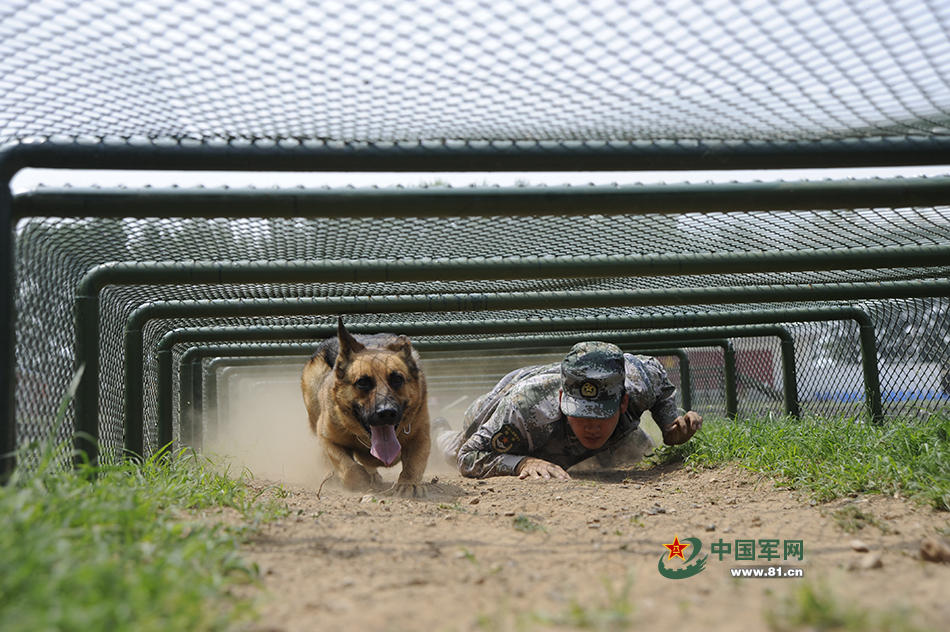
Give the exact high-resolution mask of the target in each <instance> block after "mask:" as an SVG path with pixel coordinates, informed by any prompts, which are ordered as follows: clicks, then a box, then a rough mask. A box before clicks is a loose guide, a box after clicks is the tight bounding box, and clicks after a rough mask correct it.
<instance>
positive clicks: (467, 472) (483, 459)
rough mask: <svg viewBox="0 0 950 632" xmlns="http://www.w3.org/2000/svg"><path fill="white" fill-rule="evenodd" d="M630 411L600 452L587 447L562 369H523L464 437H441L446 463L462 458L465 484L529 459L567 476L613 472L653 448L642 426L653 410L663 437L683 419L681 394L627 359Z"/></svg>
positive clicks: (648, 366)
mask: <svg viewBox="0 0 950 632" xmlns="http://www.w3.org/2000/svg"><path fill="white" fill-rule="evenodd" d="M623 360H624V369H625V371H624V372H625V376H624V383H623V388H624V391H625V392H626V393H627V395H628V396H629V403H628V406H627V411H626V412H625V413H623V414H622V415H621V416H620V420H619V421H618V423H617V427H616V429H615V430H614V433H613V434H612V435H611V436H610V438H609V439H608V440H607V442H606V443H605V444H604V445H603V446H602V447H601V448H599V449H596V450H591V449H588V448H585V447H584V446H583V445H581V443H580V441H579V440H578V439H577V437H576V436H575V435H574V432H573V431H572V430H571V427H570V425H569V424H568V423H567V418H566V417H565V416H564V414H563V413H562V412H561V408H560V404H559V401H558V394H559V392H560V390H561V386H562V375H561V365H560V363H553V364H547V365H541V366H530V367H525V368H522V369H516V370H514V371H512V372H511V373H509V374H508V375H506V376H505V377H503V378H502V379H501V381H500V382H498V384H497V385H496V386H495V387H494V388H493V389H492V390H491V392H489V393H488V394H486V395H483V396H481V397H479V398H478V399H476V400H475V401H474V402H473V403H472V405H471V406H469V408H468V410H467V411H466V412H465V417H464V422H463V423H464V427H465V430H464V431H462V432H458V431H454V432H453V431H448V432H445V433H442V434H441V435H440V436H439V437H438V438H437V441H438V443H439V445H440V447H441V448H442V450H443V452H445V453H446V457H447V458H451V457H456V459H457V462H458V467H459V471H460V472H461V474H462V475H463V476H468V477H471V478H485V477H488V476H508V475H513V474H515V473H516V471H517V467H518V464H519V463H521V461H522V459H524V458H525V457H527V456H532V457H535V458H539V459H544V460H545V461H549V462H551V463H555V464H557V465H559V466H561V467H563V468H568V467H570V466H572V465H574V464H575V463H579V462H580V461H583V460H585V459H587V458H590V457H592V456H595V455H597V456H598V457H599V459H600V460H601V463H602V464H604V465H607V464H608V463H609V462H610V461H611V460H612V458H611V457H616V456H621V455H623V456H624V460H625V461H626V462H628V463H632V462H635V461H636V460H638V459H639V458H640V457H642V456H643V455H644V454H648V453H649V452H650V450H651V449H652V447H653V443H652V441H650V439H649V437H648V436H647V435H646V433H644V432H643V430H642V429H641V428H640V427H639V426H640V415H641V414H643V413H644V412H645V411H647V410H649V411H650V413H651V414H652V415H653V419H654V420H655V421H656V423H657V425H658V426H659V427H660V428H661V429H665V428H667V427H668V426H670V425H671V424H672V423H673V420H674V419H675V418H676V416H677V413H676V404H675V401H674V392H675V387H674V386H673V385H672V384H671V383H670V380H669V378H668V377H667V375H666V370H665V369H664V368H663V366H662V365H661V364H660V363H659V362H658V361H657V360H656V359H655V358H648V357H644V356H634V355H631V354H629V353H626V354H623Z"/></svg>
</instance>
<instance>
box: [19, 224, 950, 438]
mask: <svg viewBox="0 0 950 632" xmlns="http://www.w3.org/2000/svg"><path fill="white" fill-rule="evenodd" d="M777 216H781V217H777ZM868 217H872V218H875V221H873V222H872V221H871V220H868V219H867V218H868ZM882 218H883V219H882ZM920 218H926V222H921V221H920ZM885 219H886V221H885ZM724 225H725V226H726V227H728V226H735V227H736V228H735V229H734V230H729V231H726V229H725V228H724ZM911 225H912V226H914V227H915V229H914V230H909V229H908V230H904V229H903V228H901V227H902V226H911ZM739 226H742V227H743V229H742V230H739V228H738V227H739ZM806 227H807V229H806ZM846 227H847V228H848V229H849V231H848V232H846V231H845V228H846ZM440 231H441V232H440ZM722 232H727V233H728V237H725V238H723V239H722V240H721V241H719V240H717V239H716V235H717V234H719V233H722ZM872 234H873V235H874V239H875V241H874V242H873V243H876V244H880V245H884V246H894V245H927V244H943V243H947V242H948V241H950V210H948V209H947V208H946V207H935V208H908V209H874V210H873V211H872V210H869V209H839V210H835V211H801V212H782V213H766V212H750V213H736V214H725V213H706V214H703V213H690V214H683V215H664V216H651V215H647V216H639V217H632V216H630V217H628V216H620V217H610V218H603V217H598V216H568V217H560V218H551V217H522V218H518V219H517V220H512V218H504V217H488V218H468V217H458V218H450V219H448V220H440V219H414V218H410V219H391V218H389V219H383V220H382V221H380V222H368V221H360V220H347V219H344V220H323V219H313V220H303V219H298V220H263V219H258V220H242V221H231V222H229V221H223V220H203V219H174V218H155V219H124V220H110V219H96V218H88V219H81V220H68V219H50V218H35V219H28V220H22V221H21V222H20V223H19V225H18V227H17V242H16V243H17V252H16V259H17V275H18V296H17V307H18V313H19V314H20V315H21V316H20V318H19V319H18V321H17V363H18V364H17V369H18V378H19V379H18V385H17V404H18V411H17V412H18V418H19V420H20V426H21V432H20V434H21V437H23V438H25V439H32V438H38V437H40V436H43V435H44V434H45V433H47V432H48V431H49V429H50V423H51V419H52V416H53V413H54V411H55V409H56V406H57V404H58V402H59V399H60V397H61V396H62V394H63V392H64V391H65V388H66V385H67V384H68V383H69V380H70V378H71V376H72V370H73V366H74V364H75V361H76V358H75V357H74V340H75V335H76V332H75V329H74V324H73V318H74V313H73V311H74V300H75V296H76V291H77V286H78V284H79V281H80V279H81V278H82V277H83V275H84V274H85V273H86V272H88V271H89V270H90V269H92V268H93V267H94V266H95V265H97V264H101V263H105V262H110V261H138V262H147V261H155V260H163V261H177V262H180V265H181V266H182V267H184V268H187V266H189V265H191V264H192V263H193V262H194V260H195V259H198V258H200V259H209V258H210V259H213V260H218V261H220V262H221V263H222V264H226V262H228V261H245V260H255V261H262V262H266V261H287V260H298V261H307V260H320V259H323V258H326V257H331V256H332V258H334V259H339V260H343V261H347V260H353V261H359V260H365V259H382V260H392V261H394V262H398V261H406V260H415V259H421V258H425V257H450V258H453V259H466V258H471V259H474V258H475V257H509V258H516V257H519V256H531V255H535V256H545V255H551V254H556V255H559V256H566V257H580V256H585V255H587V254H589V253H591V252H595V253H609V254H614V253H624V254H629V253H635V254H651V253H661V252H666V251H668V250H671V249H674V248H676V249H679V250H681V251H692V252H701V253H704V252H716V251H718V249H720V248H722V247H724V246H726V245H728V247H729V248H730V249H731V250H732V251H737V252H749V253H761V252H774V251H778V250H784V249H799V248H805V249H806V250H807V249H808V247H810V248H811V249H814V248H816V247H828V246H831V247H835V248H842V247H853V246H856V245H865V244H867V243H868V240H869V238H870V236H871V235H872ZM439 235H444V237H442V238H439V237H438V236H439ZM809 235H811V236H816V235H817V236H822V235H824V236H827V237H826V238H825V239H823V240H819V241H813V242H809V241H808V239H809ZM420 236H421V237H420ZM141 265H143V266H144V265H147V264H145V263H142V264H141ZM948 268H950V266H945V267H943V266H942V267H930V268H882V269H864V270H840V271H835V270H830V271H816V272H807V271H806V272H795V273H790V272H759V273H751V274H716V275H692V276H690V275H687V276H659V277H650V276H647V277H609V278H569V279H548V278H541V279H530V278H529V279H522V280H474V281H440V280H432V281H428V282H418V281H416V282H386V283H354V282H345V281H344V280H343V279H341V280H340V281H339V282H335V283H299V282H293V283H281V282H279V275H278V278H277V280H275V282H271V283H247V284H202V285H180V284H179V285H174V284H160V285H154V284H149V285H144V284H134V285H109V286H107V287H106V288H105V289H104V291H103V292H102V294H101V296H100V314H101V317H100V321H101V322H100V338H99V355H100V362H101V367H100V389H101V393H100V400H99V414H100V433H101V440H102V442H103V444H104V445H105V446H111V447H118V446H121V445H122V442H123V437H124V431H123V418H124V410H125V406H126V402H125V393H124V373H123V371H124V367H125V363H126V356H125V348H124V341H125V334H124V331H125V328H126V326H127V322H128V319H129V316H130V314H131V313H132V312H133V310H134V309H135V308H137V307H139V306H141V305H144V304H147V303H154V302H159V303H160V302H162V301H169V300H174V301H182V300H188V301H210V302H212V303H214V302H220V301H222V300H227V299H240V300H241V301H243V303H241V304H239V305H238V306H237V307H236V308H235V310H234V312H233V314H230V315H228V316H226V317H217V318H212V317H207V316H206V317H197V316H195V317H191V318H183V317H174V318H165V319H160V320H154V321H149V322H148V323H147V325H146V327H145V330H144V335H143V348H144V349H145V350H146V352H147V354H146V359H147V360H148V362H147V364H146V370H145V374H144V375H143V376H142V379H143V381H144V387H145V389H146V398H145V407H146V408H145V418H146V425H147V428H148V429H149V430H148V433H147V437H148V441H147V443H148V445H149V446H152V447H154V442H155V440H156V435H155V432H156V430H155V428H156V426H155V424H156V415H157V413H156V409H155V402H156V400H157V397H158V392H157V383H156V379H157V378H156V364H155V356H154V351H155V345H156V343H157V341H158V339H159V338H161V336H162V335H164V334H165V333H166V332H168V331H169V330H171V329H176V328H183V327H184V328H187V327H200V326H217V327H220V326H233V327H245V328H247V327H252V326H268V325H272V326H278V325H280V326H287V325H293V324H297V325H307V324H320V325H324V326H325V327H327V328H328V330H329V328H330V327H332V325H333V324H334V316H333V315H330V314H327V315H323V316H313V315H309V314H308V309H310V308H306V307H304V308H302V309H300V310H298V311H299V313H297V314H296V315H284V316H276V315H268V314H267V313H265V314H263V315H255V316H253V317H251V316H242V305H251V304H252V303H253V304H256V305H260V304H262V303H264V304H266V303H268V302H274V303H279V302H281V301H283V302H285V303H286V302H287V301H290V300H293V299H302V298H314V299H320V298H324V299H332V298H334V297H377V299H376V300H377V301H378V305H380V307H379V308H378V309H372V310H370V312H371V313H364V314H351V315H349V316H348V317H347V322H348V323H351V324H352V325H354V326H360V325H364V326H366V327H369V328H371V329H372V328H375V329H377V330H388V329H390V328H391V327H392V326H393V324H394V323H423V324H425V323H453V322H460V321H471V320H473V319H475V320H478V319H508V320H512V319H514V320H517V319H521V320H542V321H544V320H551V319H556V318H581V319H591V327H592V328H596V327H598V326H602V325H603V324H604V323H609V322H610V320H611V319H612V318H617V317H629V316H646V315H655V314H665V315H672V316H675V315H684V314H692V313H707V314H715V313H717V312H735V311H749V312H752V311H755V310H759V309H776V308H780V307H786V308H790V307H808V306H811V304H809V303H792V304H790V303H778V304H774V303H769V302H767V301H762V300H759V301H758V302H751V303H738V304H736V303H727V304H695V305H676V304H673V305H668V304H664V301H665V302H667V303H668V302H670V301H669V296H668V295H663V296H659V295H658V297H657V299H656V304H650V305H643V306H629V307H602V306H599V305H596V304H592V305H590V306H589V307H583V306H581V307H576V308H571V309H566V308H555V307H547V308H542V309H529V310H525V309H521V310H504V311H497V310H494V311H493V310H487V311H477V312H470V311H461V312H459V311H451V312H446V311H418V312H402V311H400V312H391V313H387V312H386V311H385V308H384V307H383V304H384V302H385V300H386V297H393V296H407V295H411V296H420V297H423V298H425V297H429V298H432V299H433V300H435V299H440V298H441V297H445V296H454V297H464V296H465V295H467V294H470V293H479V294H482V295H498V294H505V293H511V292H528V293H532V292H558V293H562V294H563V293H565V292H566V293H568V295H570V294H572V293H574V294H576V293H579V292H585V291H592V290H613V291H637V290H640V291H654V290H655V291H658V292H662V291H665V290H668V289H670V288H673V289H677V288H679V289H682V290H683V291H688V290H690V289H696V288H709V287H722V288H730V287H732V288H746V287H747V286H750V285H756V286H774V287H776V288H780V287H783V286H787V285H789V284H794V285H802V284H807V285H809V286H811V287H814V288H819V287H821V286H823V285H830V284H840V283H856V282H864V283H875V282H881V281H893V280H905V279H928V278H930V279H941V278H946V276H947V272H948ZM539 276H542V277H543V274H542V275H539ZM673 302H674V303H675V302H676V301H675V300H674V301H673ZM438 304H441V305H444V304H445V303H444V302H442V303H438ZM827 305H846V306H858V307H860V308H861V309H863V310H864V311H866V312H867V313H868V314H869V315H870V316H871V318H872V321H873V322H874V324H875V326H876V327H877V343H878V352H879V356H880V360H881V363H882V365H881V379H882V389H883V392H884V401H885V405H886V411H887V412H888V413H889V414H894V415H897V414H909V413H916V411H917V410H927V411H932V410H936V409H938V408H940V407H941V406H944V405H945V404H946V402H947V394H946V392H945V388H944V387H943V386H942V385H941V383H940V380H941V379H945V378H944V377H943V376H944V375H945V374H946V371H947V366H946V364H947V358H948V357H950V314H948V302H947V300H946V298H939V297H936V298H930V299H923V298H922V299H916V300H903V301H893V300H892V301H861V300H853V301H839V302H835V303H827ZM786 325H787V327H788V328H790V330H791V331H792V333H793V337H794V339H795V343H796V345H797V346H796V365H797V370H798V380H799V385H798V389H799V395H800V398H801V400H802V410H803V412H805V413H806V414H821V415H831V414H850V413H859V412H860V411H861V410H862V406H863V403H864V390H863V389H864V386H863V382H862V374H861V364H860V347H859V345H858V333H857V326H856V325H855V324H854V323H853V322H850V321H831V322H820V323H797V324H796V323H786ZM582 333H583V332H578V335H582ZM429 338H432V339H433V340H438V339H439V338H438V337H431V336H430V337H429ZM466 338H469V339H473V340H474V339H479V340H482V339H485V338H490V336H489V337H486V336H484V335H482V336H475V335H468V336H467V335H465V334H464V332H463V331H462V330H459V332H458V333H456V334H455V335H451V336H448V337H447V338H446V339H451V340H456V341H464V340H466ZM525 340H526V342H525V344H528V338H526V339H525ZM735 342H736V349H737V370H738V375H737V381H738V384H737V387H738V394H739V410H738V412H739V414H740V416H758V415H762V414H768V413H769V412H772V413H775V414H782V412H783V411H784V404H783V400H782V384H783V382H782V379H783V374H782V370H781V365H780V353H779V351H778V340H777V339H775V338H763V339H751V340H749V339H736V340H735ZM565 348H567V347H566V346H565ZM179 353H180V351H179ZM689 354H690V355H689V357H690V359H691V360H692V362H691V370H692V373H693V374H694V377H693V389H694V402H696V404H695V405H696V406H699V407H700V408H701V409H703V410H706V411H708V412H710V413H711V414H712V413H713V411H717V412H716V413H715V414H722V413H723V412H724V409H723V406H724V403H723V402H724V397H725V394H724V388H725V387H724V384H723V382H722V380H723V376H722V374H723V364H722V362H723V356H722V352H721V350H720V351H718V352H717V351H715V350H714V349H707V350H702V351H700V350H692V349H690V350H689ZM677 366H678V365H677ZM677 371H678V369H677ZM674 373H676V371H674ZM176 379H177V378H176ZM485 379H486V380H489V381H490V378H485ZM676 379H677V380H678V379H679V377H678V374H677V377H676ZM69 431H70V426H69V425H68V424H67V426H66V427H64V429H63V432H64V433H66V434H68V432H69ZM64 438H65V437H64Z"/></svg>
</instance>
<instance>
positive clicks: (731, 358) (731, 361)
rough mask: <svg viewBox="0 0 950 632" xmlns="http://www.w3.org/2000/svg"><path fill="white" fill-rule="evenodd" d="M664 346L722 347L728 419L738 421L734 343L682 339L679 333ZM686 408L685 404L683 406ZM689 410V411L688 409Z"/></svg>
mask: <svg viewBox="0 0 950 632" xmlns="http://www.w3.org/2000/svg"><path fill="white" fill-rule="evenodd" d="M662 342H663V344H667V345H675V346H680V347H722V362H723V389H724V391H725V397H726V417H728V418H729V419H736V418H737V417H738V416H739V386H738V384H739V383H738V380H737V379H736V376H737V373H738V372H737V371H736V350H735V347H733V345H732V342H731V341H729V340H727V339H725V338H709V339H703V338H697V339H694V340H689V339H686V338H680V337H679V336H678V335H677V333H675V332H671V334H670V337H669V338H664V339H662ZM683 407H684V408H686V406H685V404H684V406H683ZM687 410H689V409H688V408H687Z"/></svg>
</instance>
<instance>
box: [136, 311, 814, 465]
mask: <svg viewBox="0 0 950 632" xmlns="http://www.w3.org/2000/svg"><path fill="white" fill-rule="evenodd" d="M417 326H419V327H420V328H424V325H422V324H417ZM361 329H367V328H366V327H360V326H358V325H357V326H355V328H354V331H356V332H359V331H360V330H361ZM332 335H334V330H333V328H332V327H330V326H320V325H314V326H310V325H272V326H257V327H246V328H245V327H195V328H180V329H175V330H172V331H169V332H168V333H166V334H165V335H164V336H162V338H161V339H160V340H159V342H158V344H157V347H156V354H157V359H158V371H159V372H158V419H159V421H158V423H159V427H160V428H162V427H165V428H169V427H170V425H171V420H170V417H169V415H170V414H171V406H172V379H173V378H172V375H173V372H174V366H173V364H172V355H171V354H172V349H173V347H174V346H175V345H176V344H185V343H190V342H206V343H210V342H250V341H253V342H257V341H263V340H285V341H286V340H310V341H313V342H311V345H310V347H300V349H301V351H304V350H306V349H308V348H309V349H311V350H312V348H313V347H314V346H315V344H316V341H319V340H322V339H323V338H326V337H328V336H332ZM592 335H594V336H595V337H596V338H598V339H603V340H609V341H612V342H617V343H618V344H633V343H643V344H653V343H656V344H662V345H664V346H676V347H689V346H711V345H716V346H721V347H723V349H724V360H725V384H726V389H725V392H726V415H727V416H728V417H736V416H737V414H738V396H737V378H736V376H737V372H736V367H735V351H734V349H732V347H731V344H730V343H729V341H728V339H727V338H726V337H737V338H739V337H762V336H777V337H778V338H779V339H780V348H781V359H782V371H783V384H784V403H785V410H786V413H787V414H789V415H791V416H795V417H797V416H798V415H799V414H800V413H799V407H798V394H797V384H796V382H797V380H796V369H795V347H794V341H793V339H792V336H791V333H790V332H789V331H788V330H787V329H786V328H785V327H782V326H780V325H764V326H745V327H728V328H724V327H720V328H707V329H674V330H660V331H640V332H635V333H618V332H592ZM717 337H719V338H718V339H716V340H712V339H713V338H717ZM577 338H578V336H570V335H560V336H556V335H549V336H544V337H536V338H533V339H532V345H538V346H540V345H542V344H543V345H546V346H551V348H553V349H559V348H560V347H564V346H565V345H568V343H569V342H573V341H576V339H577ZM485 342H487V343H488V344H492V345H494V347H492V348H501V347H505V346H507V344H511V345H517V344H518V343H521V344H523V343H524V340H523V339H520V338H509V339H508V340H507V344H506V341H497V340H488V341H485ZM416 346H418V347H419V348H420V349H425V350H472V349H478V348H488V347H485V346H484V345H482V344H479V343H477V342H475V341H464V342H455V343H453V342H431V341H427V340H421V341H416ZM194 349H200V347H193V348H192V349H189V350H188V351H186V352H185V354H184V355H182V356H181V358H180V359H179V363H178V372H179V376H180V379H179V384H180V385H181V386H180V401H190V402H193V401H194V400H195V397H194V396H189V395H186V393H187V391H189V390H190V386H189V385H190V384H191V379H192V377H191V373H192V371H193V369H192V368H191V366H190V364H191V361H190V359H189V358H190V357H191V355H192V354H193V353H194V351H193V350H194ZM666 351H670V350H666ZM677 355H679V357H680V361H681V364H680V368H681V383H682V384H689V378H688V371H687V372H686V376H684V375H683V373H684V372H683V366H684V364H688V358H687V357H685V354H677ZM132 396H134V394H130V393H128V392H127V393H126V397H132ZM130 401H131V400H130ZM134 405H135V406H136V407H138V404H134ZM683 405H684V407H686V408H689V407H690V405H691V402H690V393H689V390H687V391H686V392H684V393H683ZM181 409H182V405H181V404H180V408H179V416H180V417H181V414H182V413H181ZM159 434H160V435H161V433H159ZM127 436H128V435H127ZM161 436H164V437H166V438H167V436H169V435H168V434H167V433H166V434H165V435H161ZM126 449H129V450H132V446H129V445H127V446H126Z"/></svg>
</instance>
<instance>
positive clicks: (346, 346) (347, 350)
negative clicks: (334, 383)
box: [333, 316, 366, 378]
mask: <svg viewBox="0 0 950 632" xmlns="http://www.w3.org/2000/svg"><path fill="white" fill-rule="evenodd" d="M336 337H337V340H339V342H340V351H339V353H338V354H337V356H336V363H335V364H334V365H333V368H334V369H335V370H336V376H337V377H339V378H342V377H344V376H345V375H346V366H347V365H348V364H349V363H350V358H352V357H353V354H355V353H359V352H360V351H362V350H363V349H365V348H366V347H365V346H364V345H362V344H361V343H360V342H359V341H358V340H357V339H356V338H354V337H353V335H352V334H350V332H348V331H347V330H346V327H344V326H343V317H342V316H340V317H339V319H338V320H337V325H336Z"/></svg>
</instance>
